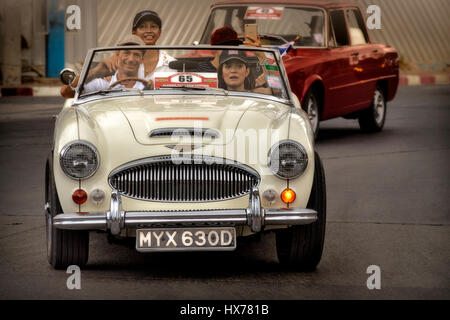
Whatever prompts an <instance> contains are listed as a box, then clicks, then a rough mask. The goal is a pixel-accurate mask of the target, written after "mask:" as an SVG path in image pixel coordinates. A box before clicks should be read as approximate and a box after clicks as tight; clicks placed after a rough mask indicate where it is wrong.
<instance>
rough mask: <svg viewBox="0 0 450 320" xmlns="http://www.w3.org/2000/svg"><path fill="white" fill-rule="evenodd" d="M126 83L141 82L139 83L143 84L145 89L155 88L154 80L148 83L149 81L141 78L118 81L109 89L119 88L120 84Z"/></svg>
mask: <svg viewBox="0 0 450 320" xmlns="http://www.w3.org/2000/svg"><path fill="white" fill-rule="evenodd" d="M125 81H139V82H141V83H142V84H143V85H144V87H145V88H152V87H153V81H152V80H149V81H147V80H144V79H141V78H125V79H120V80H117V81H116V82H114V83H113V84H111V85H110V86H109V88H108V89H112V88H114V87H115V86H117V85H118V84H121V83H122V82H125Z"/></svg>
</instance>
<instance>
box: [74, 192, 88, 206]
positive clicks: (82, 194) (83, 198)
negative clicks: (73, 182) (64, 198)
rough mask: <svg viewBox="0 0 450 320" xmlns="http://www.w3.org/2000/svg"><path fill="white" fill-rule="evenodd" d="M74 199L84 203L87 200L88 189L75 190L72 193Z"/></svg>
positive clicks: (77, 202) (78, 202) (76, 201)
mask: <svg viewBox="0 0 450 320" xmlns="http://www.w3.org/2000/svg"><path fill="white" fill-rule="evenodd" d="M72 200H73V202H75V203H76V204H83V203H85V202H86V200H87V193H86V191H84V190H82V189H78V190H75V192H74V193H73V194H72Z"/></svg>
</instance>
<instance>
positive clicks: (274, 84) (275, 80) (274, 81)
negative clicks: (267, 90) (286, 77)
mask: <svg viewBox="0 0 450 320" xmlns="http://www.w3.org/2000/svg"><path fill="white" fill-rule="evenodd" d="M266 79H267V84H268V85H269V87H271V88H274V89H281V79H280V77H277V76H266Z"/></svg>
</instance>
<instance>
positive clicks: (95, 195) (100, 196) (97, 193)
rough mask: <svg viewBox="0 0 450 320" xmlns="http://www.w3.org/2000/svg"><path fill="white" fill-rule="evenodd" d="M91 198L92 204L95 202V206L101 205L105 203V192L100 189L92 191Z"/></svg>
mask: <svg viewBox="0 0 450 320" xmlns="http://www.w3.org/2000/svg"><path fill="white" fill-rule="evenodd" d="M90 197H91V200H92V202H94V203H95V204H100V203H102V202H103V201H105V192H104V191H103V190H100V189H95V190H92V192H91V195H90Z"/></svg>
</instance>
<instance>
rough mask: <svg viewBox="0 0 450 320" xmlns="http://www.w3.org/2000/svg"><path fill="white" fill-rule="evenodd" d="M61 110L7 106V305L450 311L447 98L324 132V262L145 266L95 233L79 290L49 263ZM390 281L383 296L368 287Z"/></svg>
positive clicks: (213, 257)
mask: <svg viewBox="0 0 450 320" xmlns="http://www.w3.org/2000/svg"><path fill="white" fill-rule="evenodd" d="M61 105H62V99H60V98H31V97H23V98H21V97H17V98H0V176H1V184H0V203H1V206H0V299H30V298H31V299H48V298H50V299H53V298H56V299H88V298H95V299H239V300H240V299H450V272H449V271H450V211H449V208H448V205H449V200H448V199H449V195H450V184H449V176H450V175H449V171H450V169H449V168H450V166H449V164H448V163H449V160H450V140H449V137H450V125H449V120H450V86H424V87H401V88H400V89H399V92H398V95H397V97H396V98H395V100H394V101H393V102H391V103H390V104H389V106H388V108H389V110H388V115H387V120H386V121H387V122H386V127H385V129H384V131H383V132H382V133H379V134H372V135H367V134H363V133H361V132H360V131H359V127H358V124H357V122H356V121H353V120H352V121H351V120H344V119H335V120H330V121H327V122H322V123H321V133H320V136H319V141H318V143H317V149H318V151H319V153H320V155H321V157H322V159H323V162H324V167H325V174H326V180H327V193H328V220H327V226H326V239H325V248H324V253H323V258H322V261H321V263H320V264H319V267H318V269H317V270H316V271H315V272H312V273H301V272H285V271H283V270H281V269H280V268H279V266H278V262H277V258H276V254H275V248H274V237H273V235H271V234H268V235H267V236H265V237H264V238H263V239H262V240H261V242H259V243H257V242H253V243H248V244H247V246H242V247H240V248H238V250H237V251H234V252H230V253H226V254H222V253H221V254H218V253H201V254H199V253H196V254H151V255H149V254H141V253H138V252H136V251H135V250H133V249H129V248H127V247H124V246H120V245H110V244H108V243H107V242H106V238H105V236H104V234H99V233H91V245H90V257H89V264H88V266H87V267H86V268H85V269H84V270H82V272H81V289H80V290H69V289H67V287H66V281H67V278H68V277H69V274H67V273H66V272H65V271H55V270H53V269H52V268H51V267H50V265H49V264H48V263H47V260H46V245H45V222H44V213H43V202H44V164H45V158H46V155H47V153H48V152H49V150H50V145H51V140H52V134H53V122H54V121H53V120H52V115H54V114H57V113H58V112H59V109H60V107H61ZM370 265H377V266H379V267H380V270H381V289H380V290H376V289H374V290H369V289H368V288H367V286H366V281H367V278H368V277H369V276H370V275H369V274H367V272H366V271H367V268H368V267H369V266H370Z"/></svg>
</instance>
